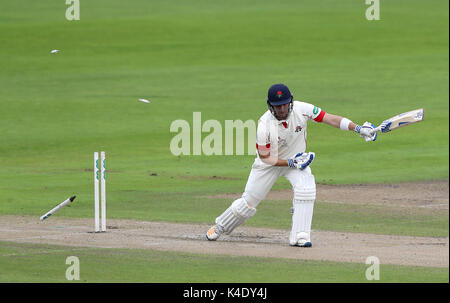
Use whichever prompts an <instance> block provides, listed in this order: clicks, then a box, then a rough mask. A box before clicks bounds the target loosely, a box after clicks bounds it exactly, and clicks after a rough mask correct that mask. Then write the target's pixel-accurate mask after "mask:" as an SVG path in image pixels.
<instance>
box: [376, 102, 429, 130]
mask: <svg viewBox="0 0 450 303" xmlns="http://www.w3.org/2000/svg"><path fill="white" fill-rule="evenodd" d="M424 114H425V112H424V109H423V108H419V109H415V110H412V111H409V112H406V113H402V114H398V115H396V116H394V117H392V118H389V119H387V120H384V121H383V123H381V125H380V126H378V127H377V128H375V129H374V130H373V132H372V133H375V132H377V131H380V130H382V129H383V130H382V132H383V133H387V132H390V131H391V130H394V129H397V128H399V127H403V126H406V125H409V124H412V123H416V122H420V121H423V118H424Z"/></svg>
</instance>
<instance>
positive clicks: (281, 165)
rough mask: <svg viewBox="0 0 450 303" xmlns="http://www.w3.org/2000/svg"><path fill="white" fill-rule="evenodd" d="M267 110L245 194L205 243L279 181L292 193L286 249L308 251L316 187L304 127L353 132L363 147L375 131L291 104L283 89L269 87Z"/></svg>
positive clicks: (244, 215)
mask: <svg viewBox="0 0 450 303" xmlns="http://www.w3.org/2000/svg"><path fill="white" fill-rule="evenodd" d="M267 105H268V107H269V110H268V111H267V112H265V113H264V115H262V117H261V118H260V119H259V120H258V128H257V135H256V150H257V157H256V159H255V161H254V163H253V165H252V170H251V172H250V175H249V177H248V181H247V184H246V186H245V190H244V193H243V194H242V196H241V197H240V198H239V199H237V200H235V201H234V202H233V203H232V204H231V206H230V207H228V208H227V209H226V210H225V211H224V212H223V213H222V214H221V215H220V216H219V217H217V218H216V221H215V223H216V224H215V225H214V226H212V227H211V228H210V229H209V230H208V232H207V233H206V238H207V239H208V240H210V241H215V240H217V239H218V238H219V237H220V235H222V234H230V233H231V232H232V231H233V230H234V229H235V228H236V227H238V226H239V225H241V224H243V223H244V222H245V221H246V220H247V219H249V218H250V217H252V216H254V215H255V213H256V208H257V206H258V204H259V203H260V202H261V201H262V200H264V198H265V197H266V195H267V194H268V192H269V191H270V189H271V188H272V186H273V184H275V182H276V181H277V180H278V178H280V177H281V176H284V177H285V178H286V179H287V180H288V181H289V182H290V183H291V185H292V190H293V202H292V203H293V214H292V228H291V233H290V236H289V244H290V245H291V246H300V247H311V246H312V242H311V222H312V217H313V208H314V201H315V199H316V182H315V179H314V175H313V174H312V172H311V167H310V166H311V163H312V162H313V161H314V159H315V158H316V155H315V154H314V153H313V152H306V149H307V148H306V147H307V146H306V136H307V124H308V122H309V121H314V122H316V123H322V122H323V123H325V124H328V125H330V126H333V127H336V128H340V129H341V130H343V131H353V132H355V133H357V134H359V135H360V137H361V138H363V139H365V140H366V141H367V142H369V141H375V140H376V138H377V132H374V133H373V131H372V130H373V129H375V126H374V125H373V124H372V123H369V122H365V123H364V124H363V125H362V126H361V125H358V124H355V123H353V122H352V121H350V120H349V119H347V118H344V117H341V116H337V115H333V114H330V113H326V112H325V111H323V110H322V109H320V108H318V107H316V106H314V105H312V104H309V103H305V102H300V101H294V97H293V96H292V94H291V92H290V91H289V88H288V87H287V86H286V85H284V84H274V85H272V86H271V87H270V88H269V91H268V95H267Z"/></svg>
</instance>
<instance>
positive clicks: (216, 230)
mask: <svg viewBox="0 0 450 303" xmlns="http://www.w3.org/2000/svg"><path fill="white" fill-rule="evenodd" d="M222 233H223V229H222V228H221V227H220V226H219V225H214V226H212V227H211V228H210V229H209V230H208V232H207V233H206V239H208V240H209V241H216V240H217V239H218V238H219V237H220V235H221V234H222Z"/></svg>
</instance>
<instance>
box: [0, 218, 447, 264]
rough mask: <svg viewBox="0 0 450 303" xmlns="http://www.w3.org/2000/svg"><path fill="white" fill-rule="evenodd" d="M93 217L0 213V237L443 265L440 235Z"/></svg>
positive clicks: (444, 252) (444, 254)
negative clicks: (216, 229)
mask: <svg viewBox="0 0 450 303" xmlns="http://www.w3.org/2000/svg"><path fill="white" fill-rule="evenodd" d="M93 224H94V220H93V219H92V220H89V219H61V218H57V217H52V218H49V219H48V220H46V221H43V222H40V221H39V218H37V217H30V216H1V217H0V240H4V241H14V242H26V243H40V244H44V243H45V244H55V245H66V246H79V247H100V248H136V249H154V250H162V251H180V252H192V253H200V254H221V255H236V256H259V257H273V258H288V259H299V260H326V261H338V262H357V263H364V262H365V260H366V258H367V257H369V256H376V257H378V258H379V259H380V263H381V264H397V265H413V266H428V267H448V266H449V241H448V237H445V238H429V237H411V236H388V235H374V234H363V233H343V232H328V231H313V235H312V237H313V238H312V240H313V247H312V248H299V247H291V246H289V244H288V236H289V230H282V229H267V228H252V227H245V226H241V227H239V228H238V229H236V230H235V232H234V233H233V234H231V235H228V236H223V237H221V238H220V239H219V240H218V241H216V242H209V241H207V240H206V239H205V233H206V230H207V229H208V228H209V225H202V224H175V223H165V222H148V221H135V220H111V219H110V220H108V230H107V232H106V233H99V234H95V233H93V232H92V230H93V226H94V225H93Z"/></svg>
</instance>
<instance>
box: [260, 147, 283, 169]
mask: <svg viewBox="0 0 450 303" xmlns="http://www.w3.org/2000/svg"><path fill="white" fill-rule="evenodd" d="M258 155H259V158H260V159H261V161H263V162H264V163H266V164H269V165H272V166H288V160H283V159H280V158H278V157H275V156H272V155H271V154H270V151H265V150H264V149H258Z"/></svg>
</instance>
